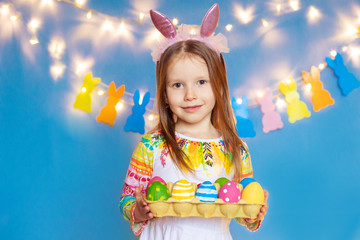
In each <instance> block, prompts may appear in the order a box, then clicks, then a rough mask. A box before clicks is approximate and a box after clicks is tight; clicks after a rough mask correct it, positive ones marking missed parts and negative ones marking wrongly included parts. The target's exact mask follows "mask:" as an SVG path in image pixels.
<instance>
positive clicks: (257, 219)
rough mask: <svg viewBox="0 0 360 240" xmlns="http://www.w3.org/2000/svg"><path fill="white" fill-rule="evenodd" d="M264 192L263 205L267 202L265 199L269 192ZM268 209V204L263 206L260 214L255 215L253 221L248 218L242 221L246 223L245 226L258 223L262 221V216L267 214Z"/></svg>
mask: <svg viewBox="0 0 360 240" xmlns="http://www.w3.org/2000/svg"><path fill="white" fill-rule="evenodd" d="M263 190H264V200H265V203H266V202H267V199H268V197H269V192H268V191H266V190H265V189H263ZM268 207H269V204H267V203H266V204H265V205H263V206H262V207H261V208H260V212H259V214H258V215H257V218H254V219H250V218H244V221H245V222H246V223H247V224H251V223H254V222H256V221H260V220H264V216H265V215H266V213H267V209H268Z"/></svg>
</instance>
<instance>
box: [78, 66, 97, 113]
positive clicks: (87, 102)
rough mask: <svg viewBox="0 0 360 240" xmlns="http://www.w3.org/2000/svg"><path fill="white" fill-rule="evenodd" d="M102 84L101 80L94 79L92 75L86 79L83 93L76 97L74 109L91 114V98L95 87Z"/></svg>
mask: <svg viewBox="0 0 360 240" xmlns="http://www.w3.org/2000/svg"><path fill="white" fill-rule="evenodd" d="M99 83H100V78H93V77H92V73H88V74H86V75H85V77H84V83H83V85H82V86H81V92H80V93H79V94H78V95H77V96H76V100H75V103H74V108H77V109H80V110H83V111H85V112H88V113H91V96H90V94H91V93H92V91H93V90H94V87H95V86H96V85H98V84H99Z"/></svg>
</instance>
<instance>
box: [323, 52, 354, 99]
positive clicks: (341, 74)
mask: <svg viewBox="0 0 360 240" xmlns="http://www.w3.org/2000/svg"><path fill="white" fill-rule="evenodd" d="M325 60H326V63H327V65H328V67H329V68H331V69H332V70H334V74H335V75H336V76H337V77H338V85H339V87H340V89H341V93H342V94H343V95H344V96H346V95H348V94H349V93H350V92H351V91H352V90H354V89H355V88H358V87H360V82H359V81H358V80H356V78H355V76H354V75H353V74H351V73H350V72H348V70H347V68H346V67H345V65H344V61H343V58H342V56H341V54H340V53H337V54H336V56H335V59H334V60H332V59H331V58H328V57H326V58H325Z"/></svg>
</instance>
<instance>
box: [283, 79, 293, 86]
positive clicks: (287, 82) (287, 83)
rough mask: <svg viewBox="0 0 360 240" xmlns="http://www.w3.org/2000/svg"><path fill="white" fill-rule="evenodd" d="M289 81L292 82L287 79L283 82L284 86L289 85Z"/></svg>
mask: <svg viewBox="0 0 360 240" xmlns="http://www.w3.org/2000/svg"><path fill="white" fill-rule="evenodd" d="M291 80H292V79H291V78H288V79H286V80H285V81H284V82H285V84H286V85H289V84H290V83H291Z"/></svg>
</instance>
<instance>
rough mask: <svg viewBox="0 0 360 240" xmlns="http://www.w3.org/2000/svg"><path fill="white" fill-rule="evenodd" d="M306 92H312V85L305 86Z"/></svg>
mask: <svg viewBox="0 0 360 240" xmlns="http://www.w3.org/2000/svg"><path fill="white" fill-rule="evenodd" d="M305 91H306V92H311V84H310V83H308V84H306V85H305Z"/></svg>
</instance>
